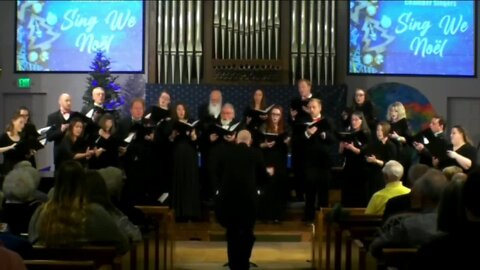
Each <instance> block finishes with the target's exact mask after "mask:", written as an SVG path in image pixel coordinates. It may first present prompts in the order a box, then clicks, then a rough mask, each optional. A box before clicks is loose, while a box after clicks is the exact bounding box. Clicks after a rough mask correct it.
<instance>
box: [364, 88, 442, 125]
mask: <svg viewBox="0 0 480 270" xmlns="http://www.w3.org/2000/svg"><path fill="white" fill-rule="evenodd" d="M368 95H369V96H370V99H371V100H372V102H373V103H374V104H375V107H376V109H377V113H378V119H380V120H382V121H383V120H386V116H387V109H388V106H389V105H390V104H392V103H394V102H396V101H399V102H401V103H402V104H403V106H404V107H405V110H406V112H407V120H408V122H409V124H410V128H411V129H412V132H413V133H417V132H418V131H420V130H423V129H425V128H428V124H429V122H430V119H431V118H432V116H434V115H435V114H436V113H435V109H434V108H433V106H432V104H430V101H428V99H427V98H426V97H425V96H424V95H423V94H422V93H421V92H420V91H419V90H418V89H415V88H413V87H411V86H409V85H406V84H401V83H381V84H377V85H375V86H373V87H371V88H370V89H368Z"/></svg>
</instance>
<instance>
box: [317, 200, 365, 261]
mask: <svg viewBox="0 0 480 270" xmlns="http://www.w3.org/2000/svg"><path fill="white" fill-rule="evenodd" d="M332 210H333V208H321V209H320V210H319V211H317V214H316V217H315V222H314V233H313V237H312V268H313V269H318V270H321V269H330V267H331V258H330V257H331V253H332V249H331V248H332V245H333V246H334V247H335V248H334V253H335V257H336V258H341V241H342V237H341V235H342V234H343V231H340V230H338V229H336V227H338V224H334V223H331V222H330V221H329V219H330V216H331V215H332ZM342 211H346V212H348V213H349V216H365V208H343V209H342ZM333 234H335V236H336V237H333ZM333 240H335V242H336V243H335V244H334V242H333ZM324 242H325V250H324V245H323V243H324ZM340 263H341V261H337V260H335V269H340V266H341V265H340Z"/></svg>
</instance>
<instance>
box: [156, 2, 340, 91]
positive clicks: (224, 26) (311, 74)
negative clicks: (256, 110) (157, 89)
mask: <svg viewBox="0 0 480 270" xmlns="http://www.w3.org/2000/svg"><path fill="white" fill-rule="evenodd" d="M206 14H208V16H207V15H206ZM157 19H158V24H157V30H158V35H157V72H156V74H157V75H156V76H157V80H158V82H160V83H164V84H183V83H197V84H199V83H200V82H201V81H202V82H204V83H218V82H227V83H228V82H232V83H239V82H240V83H241V82H256V81H258V82H270V83H288V82H292V83H294V82H295V81H296V80H297V79H299V78H307V79H310V80H311V81H312V83H314V84H318V85H320V84H322V85H325V84H333V83H334V78H335V73H334V70H335V0H324V1H309V0H292V1H281V0H213V1H194V0H160V1H158V18H157ZM284 35H287V36H284ZM206 39H208V40H209V41H210V40H211V46H208V45H207V46H208V48H207V47H205V44H210V43H207V42H205V41H206ZM282 41H283V42H282ZM206 57H208V59H206Z"/></svg>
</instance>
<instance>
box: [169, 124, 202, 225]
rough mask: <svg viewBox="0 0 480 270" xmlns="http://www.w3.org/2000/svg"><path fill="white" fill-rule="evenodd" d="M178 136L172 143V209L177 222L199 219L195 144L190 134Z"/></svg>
mask: <svg viewBox="0 0 480 270" xmlns="http://www.w3.org/2000/svg"><path fill="white" fill-rule="evenodd" d="M189 132H191V131H188V134H187V132H185V133H180V134H178V135H177V136H176V137H175V139H174V141H173V158H172V160H173V174H172V182H173V186H172V194H171V195H172V207H173V209H174V210H175V215H176V217H177V219H179V220H185V219H187V220H188V219H192V220H196V219H199V218H200V214H201V207H200V206H201V205H200V203H201V200H200V182H199V178H198V174H199V171H198V155H197V144H196V142H195V141H192V140H191V137H190V133H189Z"/></svg>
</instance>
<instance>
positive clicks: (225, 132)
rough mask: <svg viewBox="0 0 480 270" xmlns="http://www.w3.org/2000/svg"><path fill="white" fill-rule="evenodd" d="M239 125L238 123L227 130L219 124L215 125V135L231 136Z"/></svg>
mask: <svg viewBox="0 0 480 270" xmlns="http://www.w3.org/2000/svg"><path fill="white" fill-rule="evenodd" d="M239 124H240V122H238V123H236V124H233V125H231V126H230V127H228V128H224V127H223V126H221V125H220V124H217V125H216V126H215V133H216V134H218V135H219V136H225V135H233V134H234V133H235V132H236V129H237V127H238V125H239Z"/></svg>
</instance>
